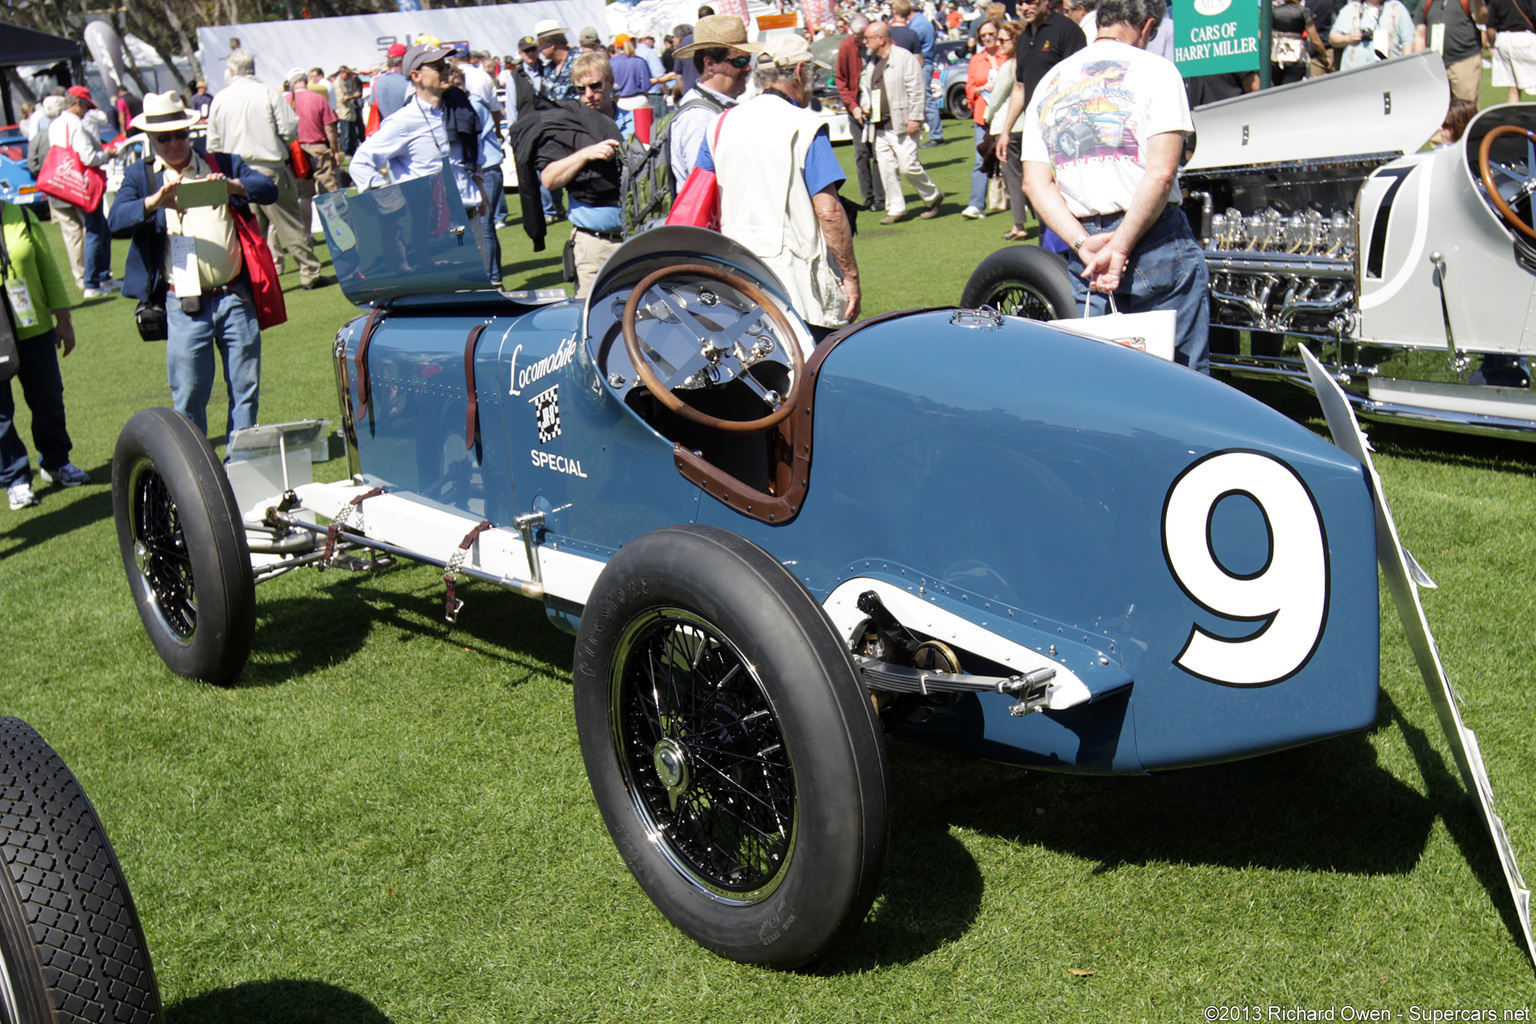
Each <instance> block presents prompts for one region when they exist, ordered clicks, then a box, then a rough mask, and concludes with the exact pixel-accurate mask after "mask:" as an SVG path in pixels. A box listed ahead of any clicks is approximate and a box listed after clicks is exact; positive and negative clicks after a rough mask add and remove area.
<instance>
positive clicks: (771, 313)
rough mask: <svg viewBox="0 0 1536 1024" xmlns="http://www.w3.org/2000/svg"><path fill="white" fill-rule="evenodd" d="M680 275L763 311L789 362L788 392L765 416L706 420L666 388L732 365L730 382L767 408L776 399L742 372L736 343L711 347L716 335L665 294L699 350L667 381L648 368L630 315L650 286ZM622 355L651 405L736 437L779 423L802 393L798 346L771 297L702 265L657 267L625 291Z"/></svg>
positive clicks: (750, 319)
mask: <svg viewBox="0 0 1536 1024" xmlns="http://www.w3.org/2000/svg"><path fill="white" fill-rule="evenodd" d="M683 276H689V277H705V278H708V279H709V280H711V281H715V282H718V283H719V284H722V285H725V286H726V287H727V288H732V289H735V290H736V291H738V292H740V293H741V294H742V295H743V296H745V297H746V298H747V299H748V300H750V301H751V302H752V303H754V304H755V305H756V306H757V307H758V308H759V309H760V310H762V312H764V313H767V314H768V317H769V319H771V320H772V321H773V326H774V327H775V328H776V329H777V332H778V336H779V344H780V346H782V347H783V348H784V349H785V351H786V352H787V353H788V356H789V360H790V369H789V389H788V394H786V395H784V396H783V397H782V399H779V401H778V406H777V407H776V408H774V409H773V411H772V412H770V413H768V415H766V416H762V417H759V418H758V419H755V420H726V419H721V418H720V417H718V416H711V415H709V414H708V413H704V412H700V411H699V410H697V409H695V408H694V407H693V406H691V405H689V404H688V403H687V402H686V401H684V400H683V399H682V398H679V397H678V396H677V394H676V393H674V392H673V390H672V389H673V388H674V387H676V386H677V385H678V384H680V383H682V382H683V381H684V380H687V379H688V378H689V377H691V376H693V374H695V373H697V372H699V371H700V370H702V369H704V368H705V367H706V366H719V365H720V364H721V363H724V362H727V361H734V362H735V363H736V367H735V368H734V370H733V371H732V376H733V377H734V378H736V379H739V380H742V381H744V382H746V383H747V384H748V385H749V386H753V388H754V390H756V391H757V392H758V394H759V395H760V396H761V397H762V398H763V399H764V401H765V402H767V403H768V404H769V405H772V404H773V401H774V399H776V398H778V396H777V395H774V394H773V393H772V392H769V391H765V390H763V389H762V388H761V387H759V386H757V385H756V382H755V381H753V380H752V378H751V376H750V375H749V374H748V373H747V368H746V367H745V366H742V365H741V359H740V354H739V352H738V351H737V342H736V341H735V340H733V339H730V338H724V339H719V340H722V341H725V342H726V343H725V344H723V345H722V344H716V340H717V339H716V338H714V337H712V335H715V334H718V333H719V332H718V331H716V330H714V329H711V328H706V327H705V326H704V325H703V324H701V323H700V322H699V320H698V318H697V317H695V316H694V315H693V313H691V312H690V311H689V310H687V309H685V308H683V305H682V304H681V303H680V302H678V301H676V298H675V296H668V295H665V294H664V295H663V299H662V301H664V302H666V305H667V308H668V309H669V310H670V311H671V312H672V313H673V315H675V316H676V317H677V319H678V321H679V322H680V323H681V324H682V326H683V329H684V330H686V331H691V332H692V333H693V336H694V337H695V338H696V339H697V340H698V343H699V352H698V354H697V355H696V356H695V357H694V358H692V359H690V360H688V362H687V363H685V364H684V365H683V366H682V367H681V368H679V369H678V370H676V371H674V372H673V373H672V377H671V380H669V381H663V380H662V379H661V378H660V377H658V376H657V374H656V369H655V367H654V366H653V365H652V362H651V360H650V359H649V358H647V357H646V354H645V350H644V349H643V348H642V347H641V345H640V336H639V335H638V334H637V333H636V332H635V320H636V315H637V314H638V312H639V309H640V300H641V299H642V298H644V297H645V295H646V294H648V293H649V292H650V291H651V290H652V289H653V288H656V286H657V285H659V284H660V283H661V282H662V281H665V280H667V279H668V278H672V277H683ZM757 319H758V317H757V315H756V314H755V313H752V312H749V313H747V314H744V315H743V316H742V317H741V319H740V320H738V322H737V324H735V325H732V326H733V327H739V328H745V327H747V326H749V325H750V324H752V323H755V322H756V321H757ZM624 351H625V352H627V353H628V354H629V361H630V363H632V364H633V365H634V367H635V372H636V373H637V374H639V376H640V382H641V383H642V384H644V385H645V387H646V390H648V391H650V393H651V394H653V395H655V396H656V400H657V401H659V402H660V403H661V404H662V405H664V406H666V407H667V408H668V409H671V410H672V411H673V412H675V413H677V414H678V415H679V416H681V417H683V418H684V419H686V420H691V421H692V422H694V423H697V424H699V425H700V426H704V427H711V428H713V429H715V430H725V431H731V432H734V433H741V434H745V433H749V432H751V431H754V430H766V429H767V428H769V427H772V426H774V425H776V424H778V423H781V422H783V420H784V419H786V418H787V417H788V416H789V414H790V413H791V412H793V411H794V409H795V405H796V403H797V402H798V401H799V397H800V393H801V392H802V391H803V390H804V385H805V372H804V371H805V360H804V358H803V357H802V356H801V354H800V345H799V343H798V342H797V341H796V340H795V334H794V329H793V328H791V327H790V325H789V320H788V318H787V317H785V316H784V313H783V311H782V310H780V309H779V307H778V305H777V304H776V303H775V302H774V301H773V300H772V299H770V298H769V297H768V296H767V295H766V294H764V293H763V291H762V289H760V288H758V287H757V285H755V284H753V283H752V282H751V281H748V280H746V279H745V278H743V277H739V276H737V275H736V274H731V273H727V272H726V271H723V270H717V269H715V268H714V267H709V266H705V265H704V264H702V263H681V264H677V265H674V266H670V267H662V268H661V269H660V270H656V271H652V272H651V273H650V274H648V275H646V277H645V278H643V279H642V280H641V281H640V283H639V284H637V285H635V287H634V290H633V291H631V292H630V293H629V301H627V302H625V303H624Z"/></svg>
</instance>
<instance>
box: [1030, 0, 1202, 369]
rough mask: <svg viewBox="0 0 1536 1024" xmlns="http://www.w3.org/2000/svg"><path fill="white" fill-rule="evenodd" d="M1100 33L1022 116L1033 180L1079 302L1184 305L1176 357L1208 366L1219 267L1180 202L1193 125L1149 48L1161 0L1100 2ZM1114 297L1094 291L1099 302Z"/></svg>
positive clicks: (1172, 76) (1050, 78)
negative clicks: (1063, 244)
mask: <svg viewBox="0 0 1536 1024" xmlns="http://www.w3.org/2000/svg"><path fill="white" fill-rule="evenodd" d="M1097 13H1098V27H1097V38H1095V39H1094V40H1093V41H1092V42H1090V44H1089V45H1088V47H1087V48H1085V49H1082V50H1079V51H1078V52H1076V53H1074V54H1073V55H1072V56H1070V57H1068V58H1067V59H1065V60H1063V61H1062V62H1061V63H1060V64H1057V65H1056V67H1055V68H1053V69H1052V70H1051V71H1050V72H1049V73H1048V74H1047V75H1046V77H1045V78H1043V79H1041V80H1040V84H1039V85H1038V86H1036V88H1035V92H1034V95H1033V96H1032V97H1031V99H1030V102H1029V107H1028V109H1027V110H1026V112H1025V115H1024V142H1023V157H1024V190H1025V192H1026V193H1028V195H1029V201H1030V203H1031V205H1033V206H1034V208H1035V210H1036V211H1038V213H1039V215H1040V218H1041V220H1043V221H1044V222H1045V223H1046V225H1047V226H1048V227H1050V228H1051V230H1053V231H1055V232H1056V233H1057V234H1058V235H1060V236H1061V237H1062V238H1063V239H1065V240H1066V241H1067V242H1068V243H1069V244H1070V245H1071V247H1072V251H1071V252H1070V253H1069V254H1068V261H1069V264H1070V266H1071V268H1072V270H1073V272H1074V277H1073V291H1074V294H1075V295H1076V298H1077V301H1078V302H1079V303H1081V302H1083V301H1085V300H1086V299H1088V297H1089V293H1090V291H1091V292H1093V293H1111V292H1112V293H1114V296H1115V304H1116V308H1117V309H1118V310H1119V311H1120V312H1122V313H1137V312H1143V311H1146V310H1153V309H1171V310H1173V311H1174V312H1175V313H1176V314H1177V325H1178V326H1177V331H1176V336H1175V353H1174V355H1175V359H1176V360H1177V361H1178V362H1179V363H1180V364H1181V365H1184V366H1188V367H1190V368H1191V369H1194V370H1198V371H1200V372H1201V373H1209V372H1210V339H1209V333H1210V305H1209V303H1210V294H1209V293H1210V274H1209V272H1208V271H1207V269H1206V265H1205V254H1204V253H1203V251H1202V250H1201V248H1200V245H1199V243H1198V242H1197V241H1196V240H1195V237H1194V233H1193V232H1191V231H1190V229H1189V222H1188V221H1187V220H1185V218H1184V213H1183V211H1182V210H1181V209H1180V208H1179V202H1180V199H1181V197H1180V194H1179V183H1178V170H1179V157H1180V156H1181V155H1182V154H1183V152H1184V141H1185V139H1186V138H1187V137H1188V135H1189V133H1190V132H1192V131H1193V130H1194V122H1193V120H1191V118H1190V114H1189V103H1188V100H1187V99H1186V98H1185V93H1184V81H1183V79H1182V78H1181V77H1180V75H1179V71H1178V68H1176V67H1174V65H1173V64H1172V63H1171V62H1169V61H1167V60H1165V59H1164V58H1162V57H1159V56H1156V55H1155V54H1150V53H1147V52H1146V45H1147V42H1148V41H1149V40H1150V39H1151V38H1152V37H1153V35H1154V34H1155V33H1156V32H1157V30H1158V26H1159V25H1160V23H1161V22H1162V20H1163V15H1164V14H1165V8H1164V3H1163V0H1102V2H1101V3H1100V4H1099V6H1098V12H1097ZM1106 305H1107V302H1106V300H1105V299H1104V297H1103V295H1102V294H1097V295H1095V297H1094V298H1093V306H1094V311H1095V312H1102V311H1103V310H1104V309H1105V308H1106Z"/></svg>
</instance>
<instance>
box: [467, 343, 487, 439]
mask: <svg viewBox="0 0 1536 1024" xmlns="http://www.w3.org/2000/svg"><path fill="white" fill-rule="evenodd" d="M488 326H490V324H489V323H488V322H487V323H483V324H475V326H473V327H471V328H470V329H469V337H467V338H465V339H464V390H465V393H466V394H467V395H468V396H469V398H468V403H467V405H466V406H465V409H464V450H465V451H469V452H472V451H474V450H475V440H476V437H477V434H476V430H475V427H476V424H478V423H479V421H480V402H479V399H478V397H477V396H476V394H475V346H476V345H478V344H479V343H480V335H482V334H484V333H485V329H486V327H488Z"/></svg>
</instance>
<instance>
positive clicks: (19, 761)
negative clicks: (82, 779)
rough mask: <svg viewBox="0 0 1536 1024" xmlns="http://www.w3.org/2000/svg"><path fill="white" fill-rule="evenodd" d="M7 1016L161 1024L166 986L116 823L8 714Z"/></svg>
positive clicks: (0, 985) (47, 1022) (32, 1020)
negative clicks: (108, 823) (121, 860)
mask: <svg viewBox="0 0 1536 1024" xmlns="http://www.w3.org/2000/svg"><path fill="white" fill-rule="evenodd" d="M0 968H3V975H0V1020H4V1021H6V1022H15V1024H54V1022H56V1021H87V1020H89V1021H121V1022H132V1024H154V1022H156V1021H159V1020H160V1017H161V1011H160V991H159V989H158V987H157V986H156V985H155V973H154V968H153V966H152V965H151V963H150V960H149V949H148V946H147V945H146V943H145V941H144V930H143V929H142V928H141V927H140V926H139V918H138V913H137V911H136V910H135V909H134V906H133V898H132V897H131V896H130V895H129V894H128V885H127V883H126V882H125V881H124V880H123V871H122V867H121V866H120V865H119V864H118V862H117V855H116V854H115V853H113V851H112V844H111V843H110V842H109V841H108V840H107V834H106V831H105V830H104V829H103V828H102V827H101V821H100V819H98V818H97V817H96V811H95V808H93V807H92V806H91V801H90V800H89V799H88V798H87V797H86V795H85V792H84V791H83V790H82V789H81V788H80V784H79V783H78V782H77V781H76V780H75V777H74V775H73V774H72V773H71V772H70V770H69V768H68V767H67V766H66V765H65V764H64V762H63V761H62V760H61V759H60V758H59V755H58V754H56V753H55V752H54V750H53V748H52V747H50V746H49V745H48V744H47V743H46V742H45V741H44V740H43V738H42V737H41V736H39V735H38V734H37V732H36V730H34V729H33V728H32V727H31V726H30V725H28V724H27V723H26V722H23V721H22V720H21V719H19V718H0Z"/></svg>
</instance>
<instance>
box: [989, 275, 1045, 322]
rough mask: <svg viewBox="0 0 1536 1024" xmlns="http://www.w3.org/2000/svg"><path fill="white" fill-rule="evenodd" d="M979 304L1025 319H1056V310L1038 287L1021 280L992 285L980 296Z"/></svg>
mask: <svg viewBox="0 0 1536 1024" xmlns="http://www.w3.org/2000/svg"><path fill="white" fill-rule="evenodd" d="M977 305H978V307H979V306H991V307H992V308H993V309H995V310H997V311H998V312H999V313H1002V314H1004V315H1006V316H1019V317H1023V318H1024V319H1026V320H1057V319H1060V318H1059V317H1057V315H1056V310H1055V309H1054V308H1052V306H1051V302H1050V299H1049V298H1047V297H1046V296H1045V295H1042V294H1041V293H1040V289H1038V288H1037V287H1035V286H1034V285H1032V284H1028V283H1025V282H1023V281H1010V282H1006V283H1002V284H998V285H996V286H995V287H993V288H992V289H991V290H990V291H988V292H987V293H986V295H985V296H984V297H983V298H982V300H981V302H980V303H978V304H977Z"/></svg>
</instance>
